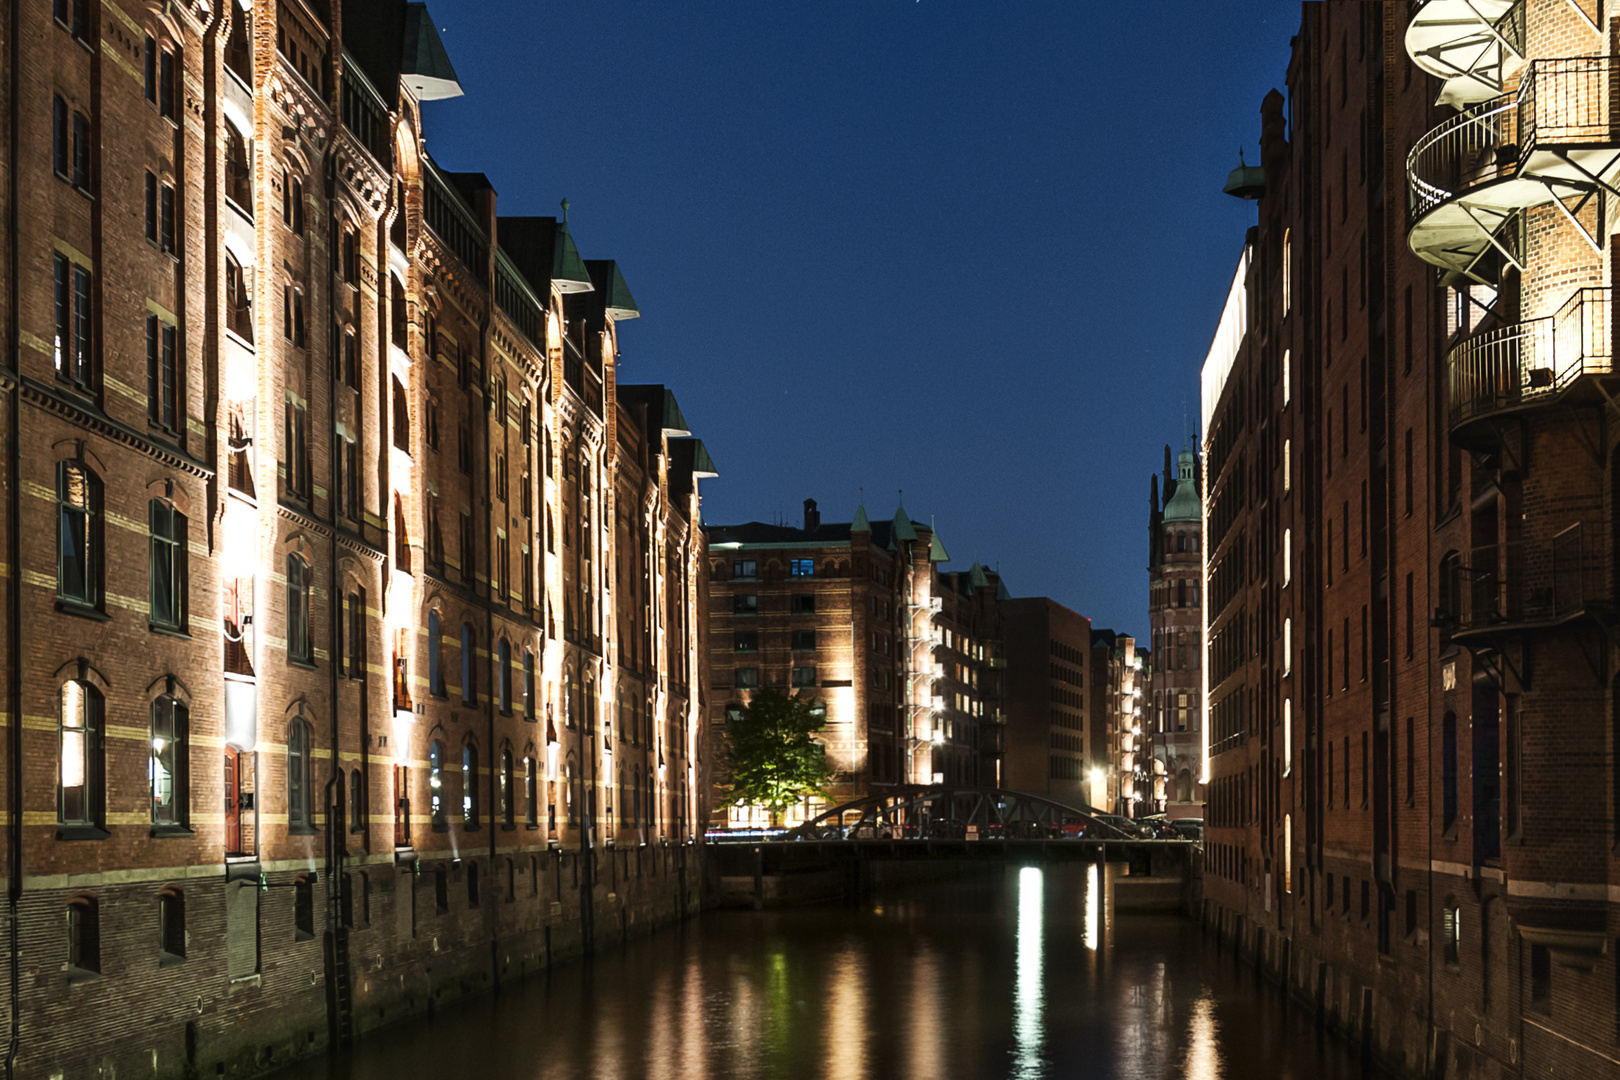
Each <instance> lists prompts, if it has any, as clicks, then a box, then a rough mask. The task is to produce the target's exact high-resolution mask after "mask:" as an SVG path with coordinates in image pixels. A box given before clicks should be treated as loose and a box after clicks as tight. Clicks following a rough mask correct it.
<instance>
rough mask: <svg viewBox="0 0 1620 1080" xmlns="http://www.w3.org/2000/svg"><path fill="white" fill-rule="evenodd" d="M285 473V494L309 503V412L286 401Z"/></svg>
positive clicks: (299, 405)
mask: <svg viewBox="0 0 1620 1080" xmlns="http://www.w3.org/2000/svg"><path fill="white" fill-rule="evenodd" d="M285 424H286V430H285V432H284V435H285V438H286V447H285V450H284V453H285V454H286V460H285V462H284V467H285V468H286V471H287V487H286V493H287V494H288V495H291V496H292V497H294V498H296V499H299V500H301V501H304V502H308V501H309V412H308V410H306V409H305V408H304V406H303V405H302V404H301V403H296V402H292V401H288V402H287V405H286V416H285Z"/></svg>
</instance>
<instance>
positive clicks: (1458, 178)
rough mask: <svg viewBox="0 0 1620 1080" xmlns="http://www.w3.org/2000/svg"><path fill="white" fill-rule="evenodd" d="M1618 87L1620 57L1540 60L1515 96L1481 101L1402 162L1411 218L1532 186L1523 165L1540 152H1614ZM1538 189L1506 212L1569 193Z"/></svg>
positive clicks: (1511, 201)
mask: <svg viewBox="0 0 1620 1080" xmlns="http://www.w3.org/2000/svg"><path fill="white" fill-rule="evenodd" d="M1617 81H1620V58H1616V57H1608V56H1580V57H1571V58H1567V59H1548V60H1537V61H1535V62H1534V63H1532V64H1531V65H1530V67H1529V69H1528V70H1527V71H1526V72H1525V75H1524V80H1523V82H1522V83H1521V84H1520V86H1519V90H1518V92H1517V93H1508V94H1503V95H1502V96H1501V97H1496V98H1492V99H1491V100H1489V101H1483V102H1480V103H1479V104H1478V105H1475V106H1474V107H1473V108H1471V109H1468V110H1467V111H1465V112H1462V113H1459V114H1458V115H1456V116H1454V117H1452V118H1451V119H1450V120H1447V121H1446V122H1445V123H1443V124H1441V125H1440V126H1439V127H1437V128H1435V129H1434V130H1432V131H1430V132H1429V133H1428V134H1427V135H1425V136H1423V138H1421V139H1419V140H1418V141H1417V143H1416V145H1414V146H1413V147H1412V151H1411V153H1410V154H1408V155H1407V159H1406V177H1407V185H1408V188H1409V189H1410V202H1411V212H1412V219H1413V220H1414V221H1415V220H1417V219H1418V218H1420V217H1422V216H1423V215H1424V214H1427V213H1428V212H1429V211H1430V210H1433V209H1434V208H1435V207H1437V206H1439V205H1440V204H1442V203H1444V202H1447V201H1449V200H1451V199H1454V198H1456V197H1458V196H1459V195H1463V194H1466V193H1467V192H1469V191H1472V190H1474V189H1476V188H1480V187H1483V186H1484V185H1487V184H1490V183H1494V182H1496V181H1499V180H1510V179H1515V178H1519V179H1527V180H1532V179H1535V178H1536V177H1535V176H1534V175H1530V174H1526V173H1525V172H1524V166H1525V165H1526V164H1527V163H1529V162H1530V157H1531V155H1532V154H1534V153H1535V152H1536V151H1538V150H1547V149H1551V148H1554V147H1557V148H1559V149H1564V150H1569V149H1578V148H1581V147H1595V146H1608V145H1612V144H1613V143H1614V142H1616V140H1617V135H1616V132H1617V127H1620V125H1617V119H1620V118H1617V117H1616V116H1615V111H1614V101H1615V97H1616V94H1615V89H1616V83H1617ZM1566 179H1569V178H1568V177H1566ZM1586 179H1590V177H1586ZM1536 188H1537V190H1535V191H1534V192H1530V193H1528V194H1527V193H1523V192H1521V193H1517V194H1514V195H1512V196H1511V197H1508V198H1506V199H1505V200H1504V201H1503V206H1504V208H1514V207H1519V206H1526V205H1537V204H1538V203H1542V202H1547V201H1550V200H1551V199H1552V198H1553V197H1554V196H1553V191H1554V190H1556V191H1559V192H1561V193H1566V194H1567V193H1568V192H1569V190H1570V188H1569V187H1568V185H1564V186H1556V185H1555V187H1554V188H1552V189H1549V190H1546V191H1545V193H1544V194H1543V193H1542V191H1541V190H1540V186H1539V185H1537V186H1536Z"/></svg>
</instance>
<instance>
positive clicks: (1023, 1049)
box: [1013, 866, 1046, 1080]
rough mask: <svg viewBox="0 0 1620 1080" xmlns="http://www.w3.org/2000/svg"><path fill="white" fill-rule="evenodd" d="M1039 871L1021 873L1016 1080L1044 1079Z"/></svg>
mask: <svg viewBox="0 0 1620 1080" xmlns="http://www.w3.org/2000/svg"><path fill="white" fill-rule="evenodd" d="M1042 883H1043V878H1042V875H1041V871H1040V868H1039V867H1035V866H1026V867H1024V868H1023V869H1022V870H1020V871H1018V931H1017V941H1018V967H1017V976H1016V980H1015V982H1014V984H1013V1033H1014V1035H1015V1037H1016V1038H1017V1040H1018V1041H1017V1046H1016V1048H1015V1049H1014V1050H1013V1076H1014V1077H1015V1078H1017V1080H1037V1078H1038V1077H1041V1076H1044V1075H1045V1068H1044V1062H1043V1061H1042V1060H1041V1037H1042V1035H1043V1034H1044V1033H1045V1026H1044V1023H1043V1019H1042V1011H1043V1010H1042V1008H1041V1006H1042V1004H1043V1003H1044V1001H1045V994H1046V991H1045V987H1044V985H1043V980H1042V971H1041V946H1042V940H1041V915H1042V913H1043V912H1044V911H1045V910H1046V895H1045V893H1044V891H1043V890H1042V888H1041V885H1042Z"/></svg>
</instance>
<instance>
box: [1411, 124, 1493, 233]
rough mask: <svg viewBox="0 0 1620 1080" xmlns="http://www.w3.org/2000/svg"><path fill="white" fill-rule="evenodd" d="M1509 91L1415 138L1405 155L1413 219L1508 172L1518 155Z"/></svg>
mask: <svg viewBox="0 0 1620 1080" xmlns="http://www.w3.org/2000/svg"><path fill="white" fill-rule="evenodd" d="M1518 141H1519V103H1518V98H1517V97H1516V96H1515V95H1513V94H1504V95H1503V96H1501V97H1499V98H1492V99H1491V100H1490V101H1482V102H1480V103H1479V104H1478V105H1475V106H1474V107H1473V108H1472V109H1469V110H1467V111H1466V112H1461V113H1458V114H1457V115H1456V116H1453V117H1452V118H1451V119H1450V120H1447V121H1446V122H1445V123H1443V124H1441V125H1440V126H1439V127H1437V128H1435V129H1434V130H1432V131H1430V132H1429V133H1428V134H1427V135H1425V136H1423V138H1421V139H1419V140H1418V141H1417V143H1416V144H1415V145H1414V146H1413V147H1412V151H1411V153H1409V154H1408V155H1407V157H1406V181H1407V188H1408V189H1409V192H1410V200H1411V211H1412V220H1414V221H1416V220H1417V219H1418V218H1420V217H1422V216H1423V215H1424V214H1427V213H1428V212H1429V211H1430V210H1433V209H1434V208H1435V207H1437V206H1439V205H1440V204H1441V203H1443V202H1447V201H1448V200H1450V199H1452V198H1455V197H1456V196H1457V195H1460V194H1462V193H1464V192H1466V191H1468V190H1470V189H1472V188H1475V187H1479V186H1481V185H1483V184H1488V183H1491V182H1493V181H1496V180H1502V179H1505V178H1506V177H1508V176H1510V175H1512V173H1513V170H1514V168H1515V167H1516V166H1517V164H1518V160H1519V156H1518V154H1517V153H1516V152H1515V151H1514V149H1512V148H1515V147H1517V145H1518Z"/></svg>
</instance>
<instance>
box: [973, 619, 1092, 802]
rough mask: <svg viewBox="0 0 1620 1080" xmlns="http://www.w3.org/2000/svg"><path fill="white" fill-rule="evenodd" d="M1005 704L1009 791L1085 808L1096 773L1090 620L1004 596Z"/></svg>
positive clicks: (1006, 765)
mask: <svg viewBox="0 0 1620 1080" xmlns="http://www.w3.org/2000/svg"><path fill="white" fill-rule="evenodd" d="M999 606H1000V610H1001V619H1002V646H1001V655H1002V656H1004V657H1005V658H1006V666H1005V668H1004V669H1002V670H1003V672H1004V675H1003V680H1002V687H1003V693H1002V702H1003V708H1004V709H1005V711H1006V714H1007V723H1006V727H1005V729H1004V730H1005V736H1004V737H1005V739H1006V759H1005V760H1006V764H1005V770H1004V780H1003V784H1002V786H1004V787H1008V788H1011V789H1013V790H1014V791H1029V792H1036V793H1039V794H1042V795H1048V796H1051V797H1052V798H1053V799H1055V800H1057V801H1058V802H1065V803H1068V804H1070V805H1074V806H1081V807H1083V806H1085V805H1086V800H1087V799H1088V798H1089V797H1090V786H1089V785H1090V776H1091V770H1092V769H1093V768H1094V767H1106V764H1105V762H1103V761H1099V760H1097V759H1094V758H1093V757H1092V755H1091V754H1090V752H1089V750H1090V740H1091V734H1092V725H1093V720H1092V714H1091V697H1090V695H1089V694H1088V693H1087V690H1086V681H1087V677H1088V676H1087V672H1088V669H1089V668H1090V667H1091V620H1090V619H1088V618H1086V617H1085V616H1084V615H1081V614H1078V613H1077V612H1074V611H1071V610H1069V609H1068V608H1066V607H1064V606H1063V605H1062V604H1060V603H1058V602H1057V601H1056V600H1052V599H1049V598H1047V597H1044V596H1042V597H1032V598H1018V599H1011V598H1008V599H1004V600H1002V601H1001V602H1000V605H999Z"/></svg>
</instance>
